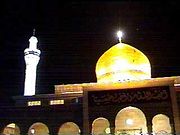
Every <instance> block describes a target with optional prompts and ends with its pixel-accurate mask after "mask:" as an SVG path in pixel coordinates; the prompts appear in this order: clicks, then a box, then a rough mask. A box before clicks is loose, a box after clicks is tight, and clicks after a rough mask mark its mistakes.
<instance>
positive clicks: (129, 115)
mask: <svg viewBox="0 0 180 135" xmlns="http://www.w3.org/2000/svg"><path fill="white" fill-rule="evenodd" d="M123 133H127V134H130V135H134V134H136V133H143V134H146V133H147V121H146V117H145V115H144V113H143V112H142V111H141V110H140V109H138V108H136V107H132V106H129V107H126V108H123V109H122V110H120V111H119V112H118V113H117V115H116V119H115V134H116V135H118V134H123Z"/></svg>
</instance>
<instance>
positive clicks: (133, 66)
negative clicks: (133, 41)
mask: <svg viewBox="0 0 180 135" xmlns="http://www.w3.org/2000/svg"><path fill="white" fill-rule="evenodd" d="M96 77H97V82H118V81H128V80H143V79H150V78H151V65H150V62H149V60H148V58H147V57H146V56H145V55H144V54H143V53H142V52H141V51H139V50H138V49H136V48H134V47H132V46H130V45H128V44H124V43H118V44H116V45H114V46H113V47H111V48H110V49H109V50H107V51H106V52H105V53H104V54H103V55H102V56H101V57H100V58H99V60H98V61H97V63H96Z"/></svg>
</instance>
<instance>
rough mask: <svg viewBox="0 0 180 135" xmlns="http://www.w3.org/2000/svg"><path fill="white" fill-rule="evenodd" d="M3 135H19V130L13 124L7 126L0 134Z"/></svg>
mask: <svg viewBox="0 0 180 135" xmlns="http://www.w3.org/2000/svg"><path fill="white" fill-rule="evenodd" d="M2 134H3V135H20V129H19V127H18V126H17V125H16V124H15V123H10V124H8V125H7V126H6V127H5V128H4V129H3V132H2Z"/></svg>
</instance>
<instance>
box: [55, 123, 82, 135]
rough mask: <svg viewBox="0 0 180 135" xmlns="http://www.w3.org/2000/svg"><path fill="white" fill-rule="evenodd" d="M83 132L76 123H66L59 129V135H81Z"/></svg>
mask: <svg viewBox="0 0 180 135" xmlns="http://www.w3.org/2000/svg"><path fill="white" fill-rule="evenodd" d="M80 133H81V130H80V129H79V126H78V125H76V124H75V123H74V122H66V123H64V124H63V125H61V127H60V128H59V131H58V135H80Z"/></svg>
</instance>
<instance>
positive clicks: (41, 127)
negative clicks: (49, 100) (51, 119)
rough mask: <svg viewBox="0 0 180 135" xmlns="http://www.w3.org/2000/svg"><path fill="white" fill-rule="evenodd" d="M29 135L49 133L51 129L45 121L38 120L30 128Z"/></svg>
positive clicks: (47, 134)
mask: <svg viewBox="0 0 180 135" xmlns="http://www.w3.org/2000/svg"><path fill="white" fill-rule="evenodd" d="M28 135H49V129H48V127H47V126H46V125H45V124H44V123H41V122H36V123H34V124H33V125H31V127H30V128H29V130H28Z"/></svg>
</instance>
